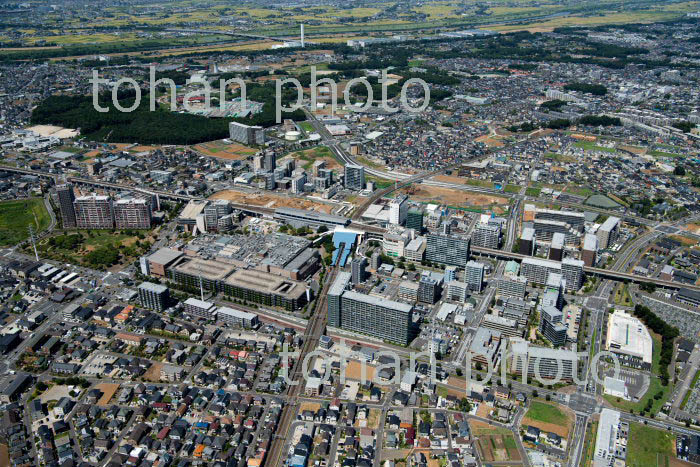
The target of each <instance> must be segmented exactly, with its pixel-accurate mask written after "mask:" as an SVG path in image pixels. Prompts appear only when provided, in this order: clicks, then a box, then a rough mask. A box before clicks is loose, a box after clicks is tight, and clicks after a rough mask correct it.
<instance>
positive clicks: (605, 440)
mask: <svg viewBox="0 0 700 467" xmlns="http://www.w3.org/2000/svg"><path fill="white" fill-rule="evenodd" d="M628 430H629V425H628V424H627V423H625V422H622V421H620V412H618V411H617V410H611V409H606V408H604V409H603V410H601V411H600V418H599V420H598V433H597V436H596V441H595V450H594V451H593V467H609V466H611V465H617V464H616V460H621V461H622V464H623V465H624V461H625V459H626V458H627V433H628Z"/></svg>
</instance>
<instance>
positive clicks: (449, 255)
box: [425, 234, 471, 268]
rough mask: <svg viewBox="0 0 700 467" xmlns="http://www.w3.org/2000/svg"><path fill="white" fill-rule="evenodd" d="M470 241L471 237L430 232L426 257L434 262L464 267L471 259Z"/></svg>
mask: <svg viewBox="0 0 700 467" xmlns="http://www.w3.org/2000/svg"><path fill="white" fill-rule="evenodd" d="M470 242H471V239H470V238H469V237H459V236H456V235H438V234H429V235H428V237H427V246H426V248H425V259H426V260H428V261H431V262H433V263H441V264H447V265H452V266H458V267H461V268H464V267H466V266H467V262H468V261H469V254H470Z"/></svg>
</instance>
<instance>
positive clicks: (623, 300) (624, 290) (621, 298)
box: [615, 284, 632, 306]
mask: <svg viewBox="0 0 700 467" xmlns="http://www.w3.org/2000/svg"><path fill="white" fill-rule="evenodd" d="M615 303H616V304H617V305H624V306H632V297H630V291H629V285H627V284H621V285H619V286H618V287H617V288H616V289H615Z"/></svg>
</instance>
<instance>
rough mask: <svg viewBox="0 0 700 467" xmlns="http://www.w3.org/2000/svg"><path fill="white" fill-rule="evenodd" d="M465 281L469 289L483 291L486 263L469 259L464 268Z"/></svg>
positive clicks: (477, 291)
mask: <svg viewBox="0 0 700 467" xmlns="http://www.w3.org/2000/svg"><path fill="white" fill-rule="evenodd" d="M464 277H465V282H466V283H467V285H468V286H469V290H471V291H473V292H476V293H481V289H482V287H483V285H484V264H483V263H478V262H476V261H469V262H468V263H467V265H466V267H465V269H464Z"/></svg>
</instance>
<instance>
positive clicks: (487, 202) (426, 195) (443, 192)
mask: <svg viewBox="0 0 700 467" xmlns="http://www.w3.org/2000/svg"><path fill="white" fill-rule="evenodd" d="M435 178H436V179H438V180H439V179H440V177H435ZM462 180H463V179H462ZM441 181H442V180H441ZM462 183H463V182H462ZM401 191H402V192H404V193H406V194H408V195H409V196H410V197H411V199H412V200H415V201H419V202H426V203H428V202H435V203H438V204H446V205H448V206H453V207H455V208H476V209H492V210H494V211H495V212H496V213H498V214H500V213H503V212H505V211H506V210H507V209H508V199H507V198H503V197H500V196H494V195H489V194H484V193H472V192H467V191H462V190H459V189H456V188H443V187H437V186H420V185H418V186H415V187H413V188H411V187H408V188H404V189H402V190H401Z"/></svg>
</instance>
